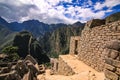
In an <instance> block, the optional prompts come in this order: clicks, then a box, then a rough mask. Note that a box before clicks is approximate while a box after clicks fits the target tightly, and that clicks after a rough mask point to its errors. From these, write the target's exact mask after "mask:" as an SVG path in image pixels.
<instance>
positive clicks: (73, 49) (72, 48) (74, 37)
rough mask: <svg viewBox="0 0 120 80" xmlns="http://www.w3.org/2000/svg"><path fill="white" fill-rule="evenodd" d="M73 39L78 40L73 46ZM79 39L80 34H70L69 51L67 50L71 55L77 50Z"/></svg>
mask: <svg viewBox="0 0 120 80" xmlns="http://www.w3.org/2000/svg"><path fill="white" fill-rule="evenodd" d="M75 41H78V42H77V45H76V47H75ZM79 41H80V36H72V37H71V39H70V52H69V53H70V54H71V55H74V54H75V51H76V50H77V51H78V44H79Z"/></svg>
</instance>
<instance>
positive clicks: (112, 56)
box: [110, 50, 120, 59]
mask: <svg viewBox="0 0 120 80" xmlns="http://www.w3.org/2000/svg"><path fill="white" fill-rule="evenodd" d="M119 54H120V52H119V51H116V50H111V52H110V58H112V59H116V58H117V57H118V56H119Z"/></svg>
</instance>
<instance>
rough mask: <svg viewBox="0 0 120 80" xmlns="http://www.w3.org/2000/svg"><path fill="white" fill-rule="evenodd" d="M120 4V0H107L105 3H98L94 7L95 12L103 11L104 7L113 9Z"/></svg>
mask: <svg viewBox="0 0 120 80" xmlns="http://www.w3.org/2000/svg"><path fill="white" fill-rule="evenodd" d="M119 4H120V0H105V2H104V3H100V2H97V3H96V5H95V6H94V8H95V10H101V9H102V8H104V7H108V8H112V7H114V6H116V5H119Z"/></svg>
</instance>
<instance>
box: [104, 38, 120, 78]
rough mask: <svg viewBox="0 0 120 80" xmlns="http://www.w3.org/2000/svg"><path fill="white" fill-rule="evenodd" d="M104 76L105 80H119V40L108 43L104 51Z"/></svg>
mask: <svg viewBox="0 0 120 80" xmlns="http://www.w3.org/2000/svg"><path fill="white" fill-rule="evenodd" d="M104 54H105V71H104V73H105V76H106V78H107V80H120V40H113V41H110V42H109V43H108V44H107V45H106V49H105V52H104Z"/></svg>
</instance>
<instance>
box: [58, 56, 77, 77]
mask: <svg viewBox="0 0 120 80" xmlns="http://www.w3.org/2000/svg"><path fill="white" fill-rule="evenodd" d="M63 59H64V58H62V56H59V64H58V74H61V75H66V76H69V75H73V74H75V72H74V71H73V69H72V68H71V67H70V66H69V65H68V64H67V63H66V62H65V60H63Z"/></svg>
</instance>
